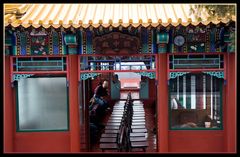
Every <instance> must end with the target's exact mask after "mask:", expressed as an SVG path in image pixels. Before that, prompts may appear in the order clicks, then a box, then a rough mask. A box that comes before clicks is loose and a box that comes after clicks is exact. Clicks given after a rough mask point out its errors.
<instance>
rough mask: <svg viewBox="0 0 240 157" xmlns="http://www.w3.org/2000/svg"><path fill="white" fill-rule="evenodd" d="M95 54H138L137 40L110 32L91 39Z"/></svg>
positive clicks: (138, 42)
mask: <svg viewBox="0 0 240 157" xmlns="http://www.w3.org/2000/svg"><path fill="white" fill-rule="evenodd" d="M93 46H94V48H95V51H96V54H133V53H138V52H139V47H140V40H139V38H137V37H135V36H131V35H127V34H123V33H120V32H112V33H109V34H106V35H103V36H100V37H96V38H94V39H93Z"/></svg>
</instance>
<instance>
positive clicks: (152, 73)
mask: <svg viewBox="0 0 240 157" xmlns="http://www.w3.org/2000/svg"><path fill="white" fill-rule="evenodd" d="M136 73H137V74H139V75H141V76H146V77H149V78H150V79H154V78H156V74H155V72H136Z"/></svg>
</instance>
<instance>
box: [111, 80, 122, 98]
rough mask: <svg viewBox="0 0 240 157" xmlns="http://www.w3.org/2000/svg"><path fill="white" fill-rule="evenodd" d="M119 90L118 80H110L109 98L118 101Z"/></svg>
mask: <svg viewBox="0 0 240 157" xmlns="http://www.w3.org/2000/svg"><path fill="white" fill-rule="evenodd" d="M120 89H121V82H120V81H119V80H118V81H116V82H113V80H111V98H112V99H120Z"/></svg>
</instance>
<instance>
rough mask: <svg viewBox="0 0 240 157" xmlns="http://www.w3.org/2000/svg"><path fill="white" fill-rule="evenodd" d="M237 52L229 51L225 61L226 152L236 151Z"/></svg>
mask: <svg viewBox="0 0 240 157" xmlns="http://www.w3.org/2000/svg"><path fill="white" fill-rule="evenodd" d="M235 56H236V55H235V53H228V54H227V55H226V59H225V61H226V62H227V64H226V65H227V69H226V73H227V77H226V79H227V81H226V86H225V96H226V103H225V112H224V128H225V130H224V149H225V151H226V152H231V153H235V152H236V151H237V149H236V144H237V142H236V139H237V136H236V125H237V123H236V122H237V121H236V113H237V103H236V92H237V91H236V85H237V84H236V58H235Z"/></svg>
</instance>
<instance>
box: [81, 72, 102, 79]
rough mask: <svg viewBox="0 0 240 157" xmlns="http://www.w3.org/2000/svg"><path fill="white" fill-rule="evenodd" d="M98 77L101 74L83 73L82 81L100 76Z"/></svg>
mask: <svg viewBox="0 0 240 157" xmlns="http://www.w3.org/2000/svg"><path fill="white" fill-rule="evenodd" d="M98 75H100V73H81V77H80V79H81V80H87V79H89V78H93V77H95V76H98Z"/></svg>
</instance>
